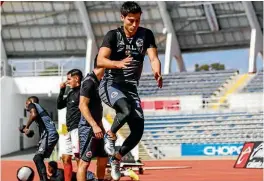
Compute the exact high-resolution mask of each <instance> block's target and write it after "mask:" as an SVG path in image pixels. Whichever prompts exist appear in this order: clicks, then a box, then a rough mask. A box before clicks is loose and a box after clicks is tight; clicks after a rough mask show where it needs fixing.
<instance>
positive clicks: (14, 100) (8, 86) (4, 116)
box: [1, 77, 26, 155]
mask: <svg viewBox="0 0 264 181" xmlns="http://www.w3.org/2000/svg"><path fill="white" fill-rule="evenodd" d="M25 100H26V96H23V95H20V94H17V86H16V84H15V82H14V80H13V78H11V77H3V78H2V79H1V123H2V124H1V155H5V154H8V153H11V152H15V151H18V150H19V149H20V142H19V137H20V133H19V131H18V127H19V119H20V118H23V117H24V109H23V108H24V107H23V105H24V104H25Z"/></svg>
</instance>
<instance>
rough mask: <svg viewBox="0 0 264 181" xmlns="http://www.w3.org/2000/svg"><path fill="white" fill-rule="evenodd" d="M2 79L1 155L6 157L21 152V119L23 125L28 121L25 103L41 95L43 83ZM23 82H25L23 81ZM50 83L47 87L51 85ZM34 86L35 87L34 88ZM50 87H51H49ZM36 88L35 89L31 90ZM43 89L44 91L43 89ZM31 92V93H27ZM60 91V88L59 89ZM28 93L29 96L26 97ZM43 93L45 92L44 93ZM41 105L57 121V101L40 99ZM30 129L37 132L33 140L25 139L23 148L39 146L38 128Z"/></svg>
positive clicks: (34, 125) (8, 78)
mask: <svg viewBox="0 0 264 181" xmlns="http://www.w3.org/2000/svg"><path fill="white" fill-rule="evenodd" d="M18 79H20V80H19V81H18V80H17V78H12V77H2V78H1V82H0V85H1V107H0V108H1V123H2V124H1V155H6V154H9V153H12V152H15V151H19V150H20V132H19V131H18V127H19V126H20V119H23V124H25V123H26V121H27V119H26V117H24V116H25V115H24V107H25V101H26V99H27V97H28V96H30V95H36V93H40V90H41V85H43V83H42V82H33V83H32V84H29V83H28V82H30V81H31V80H30V79H23V78H18ZM21 80H23V81H21ZM49 84H50V83H48V84H47V85H49ZM32 85H34V86H32ZM47 87H49V86H47ZM31 88H34V89H31ZM42 89H44V88H43V87H42ZM27 90H30V91H27ZM44 91H45V90H44ZM57 91H58V87H57ZM25 92H27V95H25ZM42 93H43V92H42ZM40 103H41V105H42V106H43V107H44V108H45V109H46V110H47V111H48V112H49V113H51V112H52V113H53V117H54V120H57V110H56V103H55V101H47V100H42V99H40ZM30 129H33V130H34V131H35V133H36V134H35V136H34V137H33V138H27V137H25V136H24V137H23V148H24V149H25V148H29V147H33V146H36V145H37V142H38V128H37V126H36V124H33V125H32V126H31V127H30Z"/></svg>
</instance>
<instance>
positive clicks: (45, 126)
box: [28, 103, 57, 135]
mask: <svg viewBox="0 0 264 181" xmlns="http://www.w3.org/2000/svg"><path fill="white" fill-rule="evenodd" d="M33 108H34V109H36V111H37V114H38V115H37V118H36V120H34V121H35V122H36V124H37V125H38V127H39V134H40V135H41V134H42V133H44V132H46V131H47V132H48V133H56V132H57V130H56V127H55V124H54V122H53V121H52V119H51V117H50V116H49V114H48V113H47V111H46V110H45V109H44V108H43V107H41V106H40V105H39V104H36V103H30V104H29V105H28V110H29V111H30V110H31V109H33Z"/></svg>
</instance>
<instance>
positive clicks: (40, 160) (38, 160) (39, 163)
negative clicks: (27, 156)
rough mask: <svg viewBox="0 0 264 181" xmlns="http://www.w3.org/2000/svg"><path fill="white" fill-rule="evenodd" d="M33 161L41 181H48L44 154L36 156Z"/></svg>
mask: <svg viewBox="0 0 264 181" xmlns="http://www.w3.org/2000/svg"><path fill="white" fill-rule="evenodd" d="M33 161H34V163H35V165H36V167H37V171H38V174H39V179H40V181H48V177H47V171H46V166H45V164H44V156H43V154H36V155H35V156H34V157H33Z"/></svg>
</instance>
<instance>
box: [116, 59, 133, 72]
mask: <svg viewBox="0 0 264 181" xmlns="http://www.w3.org/2000/svg"><path fill="white" fill-rule="evenodd" d="M132 60H133V58H132V57H131V56H128V57H127V58H125V59H123V60H121V61H117V62H116V63H117V68H118V69H125V68H127V65H129V64H130V62H131V61H132Z"/></svg>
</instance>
